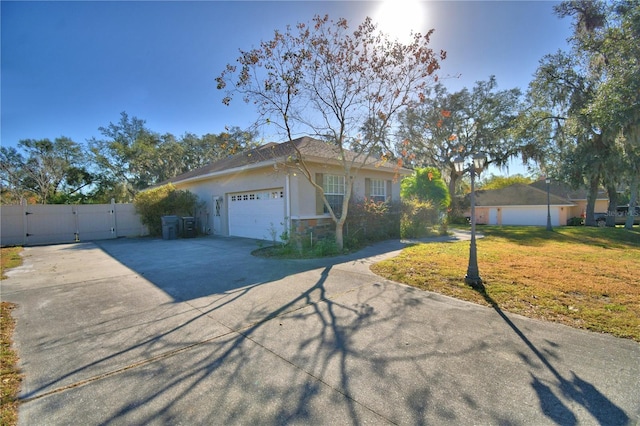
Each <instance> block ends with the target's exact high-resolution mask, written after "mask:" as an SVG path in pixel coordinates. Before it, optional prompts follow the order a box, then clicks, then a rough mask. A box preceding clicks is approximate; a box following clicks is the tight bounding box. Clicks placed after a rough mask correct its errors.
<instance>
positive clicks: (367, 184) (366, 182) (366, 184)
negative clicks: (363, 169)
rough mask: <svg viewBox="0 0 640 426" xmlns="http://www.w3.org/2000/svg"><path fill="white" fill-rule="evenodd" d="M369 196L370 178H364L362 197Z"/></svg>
mask: <svg viewBox="0 0 640 426" xmlns="http://www.w3.org/2000/svg"><path fill="white" fill-rule="evenodd" d="M369 197H371V179H369V178H365V180H364V198H369Z"/></svg>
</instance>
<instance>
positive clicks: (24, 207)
mask: <svg viewBox="0 0 640 426" xmlns="http://www.w3.org/2000/svg"><path fill="white" fill-rule="evenodd" d="M20 205H21V206H22V246H23V247H24V246H26V245H27V230H28V223H27V200H26V199H25V198H24V197H22V198H20Z"/></svg>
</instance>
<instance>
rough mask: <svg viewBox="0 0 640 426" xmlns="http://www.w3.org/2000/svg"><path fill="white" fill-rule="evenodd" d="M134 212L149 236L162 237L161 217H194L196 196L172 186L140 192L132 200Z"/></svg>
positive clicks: (196, 203)
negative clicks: (147, 229)
mask: <svg viewBox="0 0 640 426" xmlns="http://www.w3.org/2000/svg"><path fill="white" fill-rule="evenodd" d="M133 205H134V206H135V209H136V212H137V213H138V214H139V215H140V219H141V221H142V223H143V224H145V225H146V226H147V228H149V234H150V235H154V236H158V235H162V219H161V218H162V216H167V215H176V216H195V214H196V208H197V206H198V196H197V195H195V194H193V193H191V192H189V191H185V190H180V189H176V187H175V186H173V185H172V184H170V183H169V184H167V185H163V186H159V187H157V188H153V189H149V190H146V191H143V192H140V193H139V194H138V195H136V197H135V198H134V200H133Z"/></svg>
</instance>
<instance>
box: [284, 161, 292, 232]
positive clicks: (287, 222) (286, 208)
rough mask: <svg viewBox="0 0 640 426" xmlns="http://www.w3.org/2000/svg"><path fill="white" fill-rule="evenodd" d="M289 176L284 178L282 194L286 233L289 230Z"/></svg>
mask: <svg viewBox="0 0 640 426" xmlns="http://www.w3.org/2000/svg"><path fill="white" fill-rule="evenodd" d="M290 179H291V177H290V175H289V173H287V174H286V175H285V178H284V193H285V197H287V198H286V200H285V203H284V205H285V219H284V220H285V224H286V226H287V228H286V230H287V232H288V231H290V230H291V182H290Z"/></svg>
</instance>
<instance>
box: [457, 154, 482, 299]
mask: <svg viewBox="0 0 640 426" xmlns="http://www.w3.org/2000/svg"><path fill="white" fill-rule="evenodd" d="M464 160H465V159H464V157H461V156H458V157H456V158H454V159H453V165H454V167H455V168H456V172H458V174H462V173H464V172H465V171H467V170H469V173H470V174H471V244H470V246H469V267H468V268H467V275H466V276H465V277H464V281H465V282H466V283H467V284H469V285H470V286H471V287H473V288H476V289H484V285H482V278H480V272H479V271H478V252H477V249H476V195H475V178H476V174H480V172H482V169H484V166H485V163H486V162H487V157H486V156H484V155H482V154H477V155H474V156H473V161H472V162H471V163H470V164H469V166H468V167H466V168H465V165H464Z"/></svg>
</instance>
